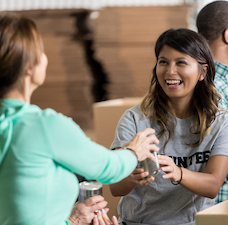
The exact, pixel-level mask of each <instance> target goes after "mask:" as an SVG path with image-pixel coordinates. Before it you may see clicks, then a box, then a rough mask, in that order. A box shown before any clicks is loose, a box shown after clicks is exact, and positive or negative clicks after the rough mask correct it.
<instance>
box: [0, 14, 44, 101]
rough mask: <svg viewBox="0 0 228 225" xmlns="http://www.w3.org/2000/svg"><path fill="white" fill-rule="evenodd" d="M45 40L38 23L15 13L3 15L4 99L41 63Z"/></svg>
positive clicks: (0, 68) (0, 65)
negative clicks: (37, 25) (28, 72)
mask: <svg viewBox="0 0 228 225" xmlns="http://www.w3.org/2000/svg"><path fill="white" fill-rule="evenodd" d="M42 52H43V42H42V39H41V36H40V34H39V33H38V30H37V27H36V25H35V23H34V22H33V21H32V20H30V19H28V18H24V17H20V16H18V15H16V14H13V13H1V14H0V98H2V97H3V96H4V95H5V94H6V93H7V92H8V91H10V90H11V89H12V88H14V87H15V86H16V85H20V84H19V83H20V79H21V78H22V77H23V76H24V75H26V73H27V70H28V69H33V68H34V67H35V66H36V65H37V64H39V61H40V57H41V54H42Z"/></svg>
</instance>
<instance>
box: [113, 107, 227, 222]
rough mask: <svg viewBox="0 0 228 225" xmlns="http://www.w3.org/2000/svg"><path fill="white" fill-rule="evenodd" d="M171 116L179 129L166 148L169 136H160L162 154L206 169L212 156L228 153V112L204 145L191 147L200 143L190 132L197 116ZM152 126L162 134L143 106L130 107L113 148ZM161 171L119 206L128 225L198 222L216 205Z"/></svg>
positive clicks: (195, 168) (196, 168)
mask: <svg viewBox="0 0 228 225" xmlns="http://www.w3.org/2000/svg"><path fill="white" fill-rule="evenodd" d="M170 118H171V119H172V120H173V121H175V120H176V122H175V123H176V125H175V131H174V135H173V137H172V139H171V140H170V141H169V142H168V144H167V145H166V147H165V149H164V143H165V141H166V140H167V137H165V136H164V135H163V137H162V138H161V139H160V142H159V144H158V147H159V148H160V150H159V152H158V154H165V155H168V156H170V157H172V159H173V160H174V162H175V163H176V165H178V166H182V167H184V168H187V169H189V170H191V171H196V172H203V171H204V170H205V166H206V163H207V161H208V159H209V158H210V157H211V156H214V155H226V156H228V113H227V112H225V111H222V112H220V113H218V115H217V117H216V119H215V121H214V122H213V123H212V125H211V132H210V133H209V134H208V135H207V136H206V137H205V138H204V139H203V141H202V143H201V144H200V146H197V147H190V146H189V145H187V144H189V143H196V142H197V141H198V138H199V136H198V135H194V134H192V133H190V127H192V126H193V123H194V117H193V116H191V117H188V118H186V119H179V118H174V117H173V116H172V115H171V114H170ZM148 127H152V128H154V129H155V130H156V134H158V133H159V131H160V129H161V128H160V127H159V125H158V124H157V122H156V121H151V120H149V119H146V118H145V116H144V115H143V113H142V111H141V109H140V105H136V106H134V107H132V108H131V109H129V110H127V111H126V112H125V113H124V114H123V116H122V117H121V119H120V121H119V123H118V125H117V129H116V134H115V139H114V141H113V143H112V145H111V148H115V147H121V146H122V145H123V144H124V143H125V142H128V141H129V140H131V139H132V138H133V137H134V135H135V134H136V133H137V132H140V131H142V130H144V129H145V128H148ZM163 174H164V172H162V171H160V172H159V173H158V175H157V176H156V178H155V181H152V182H151V183H149V184H148V185H144V186H139V185H138V186H136V187H135V188H134V189H133V190H132V191H131V192H130V193H129V194H128V195H126V196H124V197H122V198H121V200H120V203H119V205H118V212H119V215H120V221H124V222H126V223H127V225H135V224H152V225H194V224H195V222H194V216H195V213H196V212H199V211H201V210H204V209H206V208H208V207H210V206H212V205H213V204H214V199H209V198H205V197H202V196H198V195H196V194H194V193H192V192H190V191H188V190H187V189H185V188H183V187H182V186H181V185H173V184H172V183H171V182H170V180H169V179H163V178H162V175H163Z"/></svg>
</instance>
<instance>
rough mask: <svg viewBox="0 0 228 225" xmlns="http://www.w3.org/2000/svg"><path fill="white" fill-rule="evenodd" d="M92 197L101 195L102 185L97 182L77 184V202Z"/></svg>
mask: <svg viewBox="0 0 228 225" xmlns="http://www.w3.org/2000/svg"><path fill="white" fill-rule="evenodd" d="M93 195H102V184H101V183H100V182H98V181H83V182H81V183H79V196H78V200H79V202H83V201H84V200H86V199H87V198H90V197H92V196H93Z"/></svg>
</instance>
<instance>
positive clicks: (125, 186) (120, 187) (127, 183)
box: [109, 176, 137, 197]
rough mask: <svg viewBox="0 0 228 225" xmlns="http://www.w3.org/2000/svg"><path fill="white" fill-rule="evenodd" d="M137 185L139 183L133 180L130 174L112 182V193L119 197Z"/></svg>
mask: <svg viewBox="0 0 228 225" xmlns="http://www.w3.org/2000/svg"><path fill="white" fill-rule="evenodd" d="M136 185H137V184H135V183H133V182H131V177H130V176H128V177H127V178H125V179H123V180H122V181H120V182H118V183H115V184H110V185H109V187H110V191H111V193H112V195H113V196H115V197H117V196H124V195H127V194H129V193H130V192H131V191H132V190H133V189H134V188H135V186H136Z"/></svg>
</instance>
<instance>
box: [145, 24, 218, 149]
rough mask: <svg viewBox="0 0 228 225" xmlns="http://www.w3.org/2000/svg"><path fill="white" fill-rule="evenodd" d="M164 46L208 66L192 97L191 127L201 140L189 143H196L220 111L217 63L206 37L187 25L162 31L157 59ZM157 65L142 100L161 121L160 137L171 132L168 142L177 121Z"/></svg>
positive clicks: (200, 67)
mask: <svg viewBox="0 0 228 225" xmlns="http://www.w3.org/2000/svg"><path fill="white" fill-rule="evenodd" d="M164 45H167V46H169V47H171V48H173V49H175V50H177V51H179V52H182V53H184V54H187V55H189V56H191V57H193V58H195V59H196V60H197V61H198V66H199V69H201V70H202V64H207V65H208V71H207V74H206V75H205V77H204V79H203V80H202V81H198V83H197V85H196V87H195V90H194V94H193V99H192V103H193V105H192V107H193V111H194V118H195V123H194V125H193V127H191V128H190V132H191V133H193V134H199V140H198V141H197V143H188V144H189V145H193V146H197V145H199V144H200V143H201V142H202V140H203V138H204V137H205V136H206V135H207V134H208V132H210V125H211V123H212V122H213V121H214V119H215V115H216V113H217V112H218V101H219V100H220V95H219V93H218V92H217V90H216V88H215V85H214V76H215V65H214V61H213V58H212V54H211V51H210V48H209V46H208V44H207V42H206V40H205V39H204V38H203V37H202V36H201V35H200V34H198V33H196V32H194V31H191V30H189V29H184V28H180V29H169V30H167V31H165V32H164V33H163V34H161V36H160V37H159V38H158V40H157V41H156V44H155V56H156V59H157V60H158V57H159V54H160V52H161V50H162V48H163V46H164ZM156 67H157V64H156V65H155V67H154V69H153V76H152V79H151V84H150V87H149V91H148V93H147V95H146V96H145V97H144V99H143V101H142V103H141V110H142V112H143V113H144V115H145V116H146V117H147V118H150V119H153V120H156V121H157V122H158V124H159V126H160V127H161V132H160V133H159V135H158V137H159V138H160V137H161V136H163V135H164V134H165V133H168V139H167V141H166V143H165V145H166V144H167V143H168V141H169V140H170V139H171V137H172V135H173V133H174V128H175V123H174V122H173V121H172V120H171V119H170V117H169V115H168V112H171V113H174V112H173V110H172V109H171V108H170V106H169V104H168V96H167V95H166V94H165V92H164V91H163V89H162V87H161V86H160V84H159V82H158V79H157V74H156ZM174 115H175V114H174Z"/></svg>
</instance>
